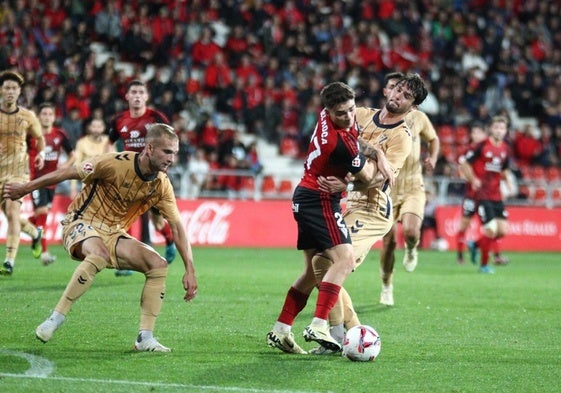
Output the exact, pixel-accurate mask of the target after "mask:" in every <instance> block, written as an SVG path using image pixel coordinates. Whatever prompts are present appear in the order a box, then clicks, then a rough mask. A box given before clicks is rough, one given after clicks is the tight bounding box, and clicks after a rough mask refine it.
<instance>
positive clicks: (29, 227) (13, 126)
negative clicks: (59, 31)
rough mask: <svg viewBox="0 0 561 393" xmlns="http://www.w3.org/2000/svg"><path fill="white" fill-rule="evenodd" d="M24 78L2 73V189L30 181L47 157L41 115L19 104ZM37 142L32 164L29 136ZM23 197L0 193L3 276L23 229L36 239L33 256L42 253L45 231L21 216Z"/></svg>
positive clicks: (11, 268) (8, 272)
mask: <svg viewBox="0 0 561 393" xmlns="http://www.w3.org/2000/svg"><path fill="white" fill-rule="evenodd" d="M23 83H24V78H23V76H22V75H21V74H19V73H18V72H16V71H3V72H2V73H0V156H1V159H0V190H1V189H2V188H3V186H4V185H5V184H6V183H8V182H27V181H29V167H30V165H33V166H34V167H35V168H36V169H41V168H42V167H43V165H44V160H45V139H44V138H43V133H42V132H41V125H40V124H39V120H37V116H35V114H34V113H33V112H32V111H30V110H28V109H25V108H22V107H20V106H19V105H18V99H19V96H20V94H21V87H22V85H23ZM28 136H30V137H31V138H33V139H34V140H35V141H36V143H37V154H36V157H35V159H34V160H33V162H32V163H30V161H29V156H28V154H27V149H28V146H27V137H28ZM21 204H22V200H20V199H17V200H10V199H4V198H3V197H2V196H0V206H1V208H2V211H3V212H4V214H5V215H6V218H7V220H8V231H7V235H6V257H5V259H4V263H3V264H2V266H0V275H4V276H9V275H11V274H12V273H13V271H14V263H15V259H16V255H17V252H18V248H19V242H20V231H23V232H24V233H27V234H28V235H29V236H31V238H32V243H31V249H32V251H33V256H34V257H35V258H39V257H40V256H41V237H42V230H41V229H39V228H37V227H35V226H34V225H33V224H31V222H29V220H27V219H26V218H22V217H21V214H20V212H21Z"/></svg>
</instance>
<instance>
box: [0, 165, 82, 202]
mask: <svg viewBox="0 0 561 393" xmlns="http://www.w3.org/2000/svg"><path fill="white" fill-rule="evenodd" d="M79 178H80V174H79V173H78V169H77V168H76V167H75V166H70V167H67V168H59V169H57V170H55V171H53V172H51V173H47V174H46V175H44V176H41V177H38V178H37V179H35V180H32V181H30V182H28V183H6V184H5V185H4V191H3V193H2V196H3V197H4V198H9V199H12V200H17V199H20V198H22V197H23V196H24V195H26V194H29V193H31V192H33V191H35V190H38V189H40V188H46V187H48V186H52V185H55V184H58V183H60V182H62V181H64V180H69V179H79Z"/></svg>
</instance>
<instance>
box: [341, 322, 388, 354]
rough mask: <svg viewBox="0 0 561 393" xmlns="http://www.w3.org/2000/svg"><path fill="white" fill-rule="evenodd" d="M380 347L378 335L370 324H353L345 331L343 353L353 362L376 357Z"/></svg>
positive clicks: (380, 341) (380, 342)
mask: <svg viewBox="0 0 561 393" xmlns="http://www.w3.org/2000/svg"><path fill="white" fill-rule="evenodd" d="M381 349H382V340H381V339H380V335H379V334H378V332H376V330H374V328H373V327H371V326H367V325H358V326H354V327H352V328H350V329H349V330H347V333H345V340H344V341H343V355H344V356H346V357H347V358H348V359H350V360H352V361H354V362H369V361H371V360H374V359H376V358H377V357H378V354H379V353H380V350H381Z"/></svg>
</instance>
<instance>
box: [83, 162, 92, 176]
mask: <svg viewBox="0 0 561 393" xmlns="http://www.w3.org/2000/svg"><path fill="white" fill-rule="evenodd" d="M82 170H83V171H84V172H85V173H87V174H90V173H92V172H93V170H94V166H93V164H92V163H91V162H84V163H83V164H82Z"/></svg>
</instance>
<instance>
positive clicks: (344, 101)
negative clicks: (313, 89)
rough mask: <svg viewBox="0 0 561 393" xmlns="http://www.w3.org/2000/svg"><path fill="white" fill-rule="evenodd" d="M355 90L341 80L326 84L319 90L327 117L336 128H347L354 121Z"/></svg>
mask: <svg viewBox="0 0 561 393" xmlns="http://www.w3.org/2000/svg"><path fill="white" fill-rule="evenodd" d="M355 97H356V95H355V92H354V90H353V89H351V87H350V86H348V85H346V84H345V83H342V82H333V83H330V84H328V85H326V86H325V87H324V88H323V89H322V90H321V92H320V98H321V103H322V105H323V106H324V107H325V108H326V110H327V112H328V113H329V118H330V119H331V121H332V122H333V123H334V124H335V126H336V127H338V128H349V127H351V126H352V125H353V124H354V122H355V114H356V104H355Z"/></svg>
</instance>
